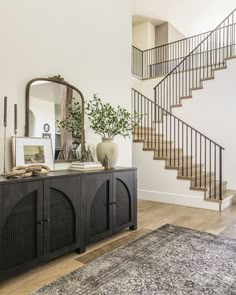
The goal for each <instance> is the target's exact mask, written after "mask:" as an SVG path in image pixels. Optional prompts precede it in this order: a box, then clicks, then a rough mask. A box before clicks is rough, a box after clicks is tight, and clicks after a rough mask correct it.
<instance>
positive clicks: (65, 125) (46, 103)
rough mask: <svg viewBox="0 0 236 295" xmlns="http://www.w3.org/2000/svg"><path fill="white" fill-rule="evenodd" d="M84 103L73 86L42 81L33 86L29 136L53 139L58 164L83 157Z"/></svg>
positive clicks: (31, 86) (30, 97) (30, 92)
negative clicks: (81, 153)
mask: <svg viewBox="0 0 236 295" xmlns="http://www.w3.org/2000/svg"><path fill="white" fill-rule="evenodd" d="M82 103H83V101H82V98H81V96H80V94H79V93H78V92H77V91H75V90H73V89H72V88H71V87H70V86H67V85H63V84H58V83H55V82H51V81H40V80H38V81H35V82H33V83H32V84H31V85H30V90H29V104H28V108H29V110H28V112H29V114H28V117H29V119H28V121H29V126H28V130H29V134H28V136H30V137H49V138H51V140H52V150H53V157H54V160H55V161H65V160H77V159H79V158H80V156H81V155H80V150H81V148H80V144H81V135H82V128H81V122H82V118H83V116H82Z"/></svg>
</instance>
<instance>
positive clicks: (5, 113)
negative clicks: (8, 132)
mask: <svg viewBox="0 0 236 295" xmlns="http://www.w3.org/2000/svg"><path fill="white" fill-rule="evenodd" d="M3 120H4V122H3V123H4V127H7V97H6V96H5V97H4V119H3Z"/></svg>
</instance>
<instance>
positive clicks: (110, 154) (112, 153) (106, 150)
mask: <svg viewBox="0 0 236 295" xmlns="http://www.w3.org/2000/svg"><path fill="white" fill-rule="evenodd" d="M96 152H97V159H98V161H99V162H101V163H103V161H104V158H105V156H106V155H107V158H108V166H109V167H110V168H111V169H112V168H114V167H115V165H116V162H117V159H118V154H119V150H118V145H117V144H116V143H114V142H113V139H112V138H107V137H102V142H100V143H99V144H98V145H97V148H96Z"/></svg>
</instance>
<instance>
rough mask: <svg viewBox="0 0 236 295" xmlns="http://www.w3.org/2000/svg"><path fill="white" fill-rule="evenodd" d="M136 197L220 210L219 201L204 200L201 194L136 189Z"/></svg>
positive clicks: (223, 207)
mask: <svg viewBox="0 0 236 295" xmlns="http://www.w3.org/2000/svg"><path fill="white" fill-rule="evenodd" d="M138 198H139V199H141V200H149V201H156V202H160V203H168V204H175V205H182V206H187V207H194V208H202V209H208V210H215V211H219V210H220V204H219V203H216V202H207V201H204V200H203V197H201V196H191V195H180V194H173V193H167V192H158V191H149V190H143V189H138ZM222 205H223V204H222ZM227 205H228V204H227ZM227 205H226V206H222V208H221V209H225V208H226V207H228V206H227Z"/></svg>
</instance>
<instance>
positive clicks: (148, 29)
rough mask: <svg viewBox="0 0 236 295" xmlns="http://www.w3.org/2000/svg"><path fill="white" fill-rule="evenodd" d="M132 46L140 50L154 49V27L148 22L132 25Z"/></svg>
mask: <svg viewBox="0 0 236 295" xmlns="http://www.w3.org/2000/svg"><path fill="white" fill-rule="evenodd" d="M132 44H133V46H135V47H137V48H139V49H141V50H146V49H150V48H153V47H155V26H154V25H153V24H152V23H150V22H148V21H147V22H144V23H141V24H137V25H133V27H132Z"/></svg>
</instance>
